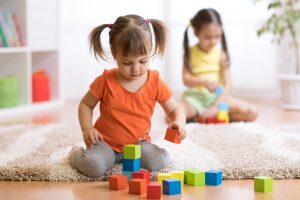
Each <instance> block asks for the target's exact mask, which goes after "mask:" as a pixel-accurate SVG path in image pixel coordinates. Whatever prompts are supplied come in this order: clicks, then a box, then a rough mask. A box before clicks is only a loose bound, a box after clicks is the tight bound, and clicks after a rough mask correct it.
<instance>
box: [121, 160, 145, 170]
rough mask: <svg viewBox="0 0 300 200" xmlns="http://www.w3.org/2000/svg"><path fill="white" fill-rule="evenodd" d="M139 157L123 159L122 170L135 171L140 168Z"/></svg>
mask: <svg viewBox="0 0 300 200" xmlns="http://www.w3.org/2000/svg"><path fill="white" fill-rule="evenodd" d="M140 160H141V159H140V158H139V159H123V171H127V172H135V171H139V170H140Z"/></svg>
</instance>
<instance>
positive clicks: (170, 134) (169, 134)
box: [165, 128, 181, 144]
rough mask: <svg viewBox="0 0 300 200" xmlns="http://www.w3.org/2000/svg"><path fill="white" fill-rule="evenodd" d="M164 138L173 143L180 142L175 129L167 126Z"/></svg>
mask: <svg viewBox="0 0 300 200" xmlns="http://www.w3.org/2000/svg"><path fill="white" fill-rule="evenodd" d="M165 140H168V141H170V142H173V143H175V144H180V143H181V139H180V138H179V133H178V131H177V130H176V129H173V128H168V129H167V131H166V135H165Z"/></svg>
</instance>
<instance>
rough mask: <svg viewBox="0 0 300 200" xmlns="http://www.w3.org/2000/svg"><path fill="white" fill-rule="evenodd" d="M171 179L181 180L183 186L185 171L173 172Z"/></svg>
mask: <svg viewBox="0 0 300 200" xmlns="http://www.w3.org/2000/svg"><path fill="white" fill-rule="evenodd" d="M171 178H175V179H178V180H180V184H181V186H183V184H184V171H172V172H171Z"/></svg>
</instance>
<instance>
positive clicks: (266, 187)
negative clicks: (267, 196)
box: [254, 176, 273, 192]
mask: <svg viewBox="0 0 300 200" xmlns="http://www.w3.org/2000/svg"><path fill="white" fill-rule="evenodd" d="M272 188H273V178H272V177H269V176H257V177H254V191H255V192H272Z"/></svg>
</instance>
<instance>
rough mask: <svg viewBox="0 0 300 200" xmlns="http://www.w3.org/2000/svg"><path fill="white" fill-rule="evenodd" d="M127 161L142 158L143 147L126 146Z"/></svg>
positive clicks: (125, 156) (125, 155)
mask: <svg viewBox="0 0 300 200" xmlns="http://www.w3.org/2000/svg"><path fill="white" fill-rule="evenodd" d="M124 158H125V159H138V158H141V145H134V144H129V145H125V146H124Z"/></svg>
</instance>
